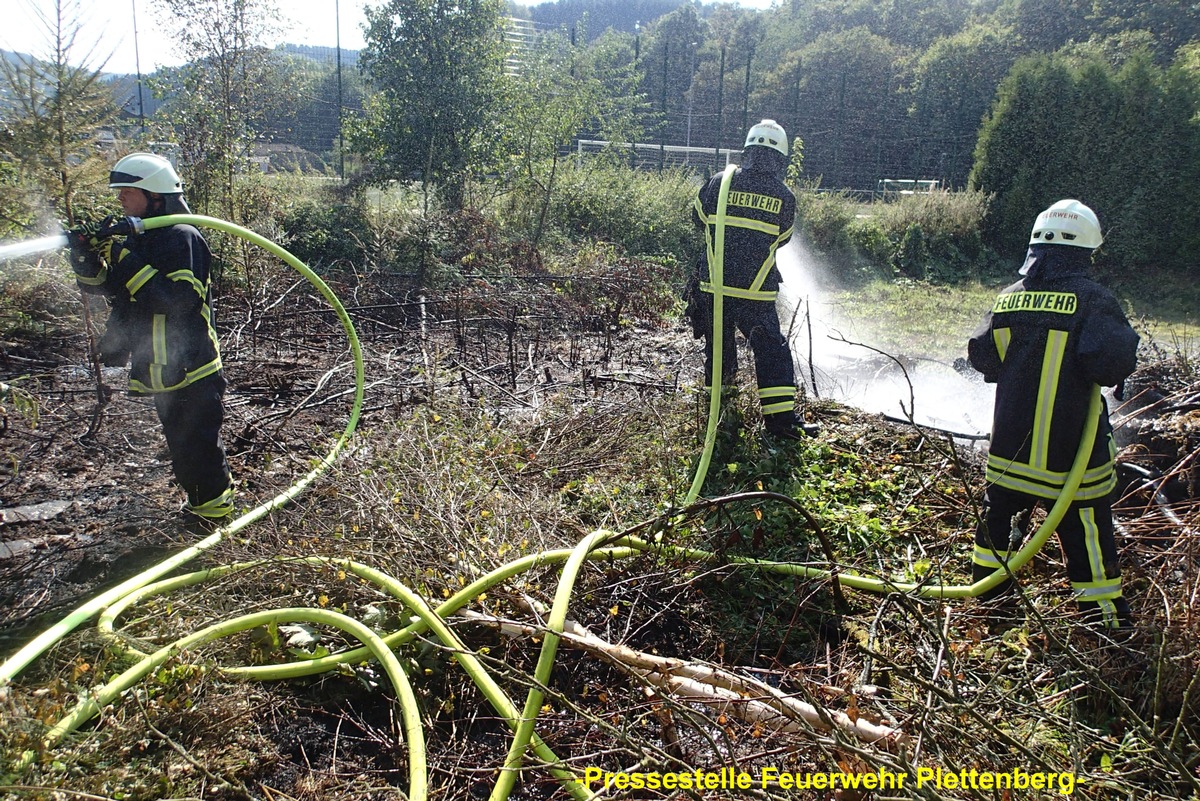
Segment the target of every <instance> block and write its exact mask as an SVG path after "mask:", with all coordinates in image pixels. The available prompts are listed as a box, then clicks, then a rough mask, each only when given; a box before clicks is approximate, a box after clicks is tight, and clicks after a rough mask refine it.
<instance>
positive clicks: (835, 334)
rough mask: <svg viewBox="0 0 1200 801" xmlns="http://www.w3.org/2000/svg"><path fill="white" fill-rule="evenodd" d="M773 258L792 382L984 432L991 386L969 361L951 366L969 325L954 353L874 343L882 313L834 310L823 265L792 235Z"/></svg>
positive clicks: (903, 415) (862, 405)
mask: <svg viewBox="0 0 1200 801" xmlns="http://www.w3.org/2000/svg"><path fill="white" fill-rule="evenodd" d="M778 263H779V270H780V273H781V274H782V276H783V286H782V287H781V289H780V293H779V295H780V302H779V316H780V322H781V323H782V325H783V330H784V332H785V333H786V334H787V336H788V339H789V341H790V343H791V347H792V355H793V360H794V361H795V364H796V380H797V383H803V384H805V385H807V386H808V389H809V391H810V392H812V393H813V394H815V395H816V396H817V397H821V398H831V399H833V400H837V401H839V402H841V403H845V404H847V405H849V406H854V407H857V408H859V409H862V410H863V411H867V412H874V413H880V414H884V415H887V416H889V417H894V418H899V419H902V420H907V419H909V416H910V415H911V418H912V419H913V420H914V421H915V422H917V423H919V424H922V425H927V426H933V427H936V428H942V429H946V430H948V431H953V432H956V433H961V434H964V435H967V436H971V437H979V436H983V435H986V434H987V432H988V431H989V430H990V428H991V424H992V404H993V400H994V390H995V388H994V387H993V386H991V385H988V384H984V383H983V380H982V377H981V376H980V375H979V374H978V373H976V372H975V371H974V370H972V369H971V368H970V367H967V368H966V369H965V370H964V371H963V372H959V371H957V370H955V368H954V366H953V363H954V360H955V358H956V357H961V356H963V355H964V354H965V352H966V342H967V337H968V336H970V333H971V332H970V331H963V332H962V337H961V339H962V343H963V346H962V350H961V351H960V352H959V353H952V354H944V353H943V354H936V353H929V352H927V349H926V348H925V347H924V346H923V345H922V344H921V343H917V342H913V346H912V351H911V352H904V353H894V352H890V351H884V350H883V349H882V348H880V347H878V346H877V345H875V344H874V343H875V342H876V341H878V339H879V337H878V333H879V332H880V331H881V330H885V329H884V326H886V325H887V324H888V321H886V320H881V319H872V320H862V319H858V320H855V319H848V318H847V317H846V316H845V315H843V314H841V313H840V312H839V310H838V309H837V307H836V306H835V304H833V303H832V302H831V301H830V298H829V294H828V293H827V292H826V291H825V290H823V289H822V282H821V279H822V278H823V277H824V269H825V268H824V267H823V266H821V265H820V264H819V261H818V260H817V259H816V258H815V257H813V255H812V254H811V253H809V252H808V250H807V248H805V246H804V244H803V243H802V242H800V241H799V238H798V237H793V238H792V240H791V242H790V243H789V244H788V246H787V247H785V248H783V249H782V250H781V251H780V252H779V254H778ZM914 291H918V290H914ZM983 311H984V310H983V309H981V310H980V315H981V316H982V314H983ZM897 333H901V334H902V333H903V332H897ZM896 338H897V337H895V336H893V337H889V339H890V340H891V341H895V339H896ZM900 338H901V339H902V338H903V337H900Z"/></svg>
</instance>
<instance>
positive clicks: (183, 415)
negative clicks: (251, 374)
mask: <svg viewBox="0 0 1200 801" xmlns="http://www.w3.org/2000/svg"><path fill="white" fill-rule="evenodd" d="M224 394H225V377H224V376H223V375H221V374H220V373H216V374H215V375H210V376H208V377H206V378H202V379H200V380H199V381H196V382H195V383H192V384H188V385H187V386H184V387H180V388H179V389H174V390H171V391H170V392H160V393H157V394H155V395H154V407H155V409H156V410H157V411H158V419H159V420H160V421H162V426H163V434H164V435H165V436H166V438H167V448H168V449H170V451H171V466H172V468H173V469H174V471H175V480H176V481H178V482H179V484H180V486H182V487H183V489H184V491H186V492H187V496H188V509H189V510H190V511H191V512H192V513H194V514H197V515H199V516H200V517H206V518H210V519H217V518H221V517H225V516H226V515H228V514H229V513H230V512H232V511H233V481H232V478H231V476H230V472H229V464H228V463H227V462H226V460H225V448H224V446H223V445H222V444H221V423H222V422H223V421H224V418H225V410H224V406H223V404H222V397H223V396H224Z"/></svg>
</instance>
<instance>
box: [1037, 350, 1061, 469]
mask: <svg viewBox="0 0 1200 801" xmlns="http://www.w3.org/2000/svg"><path fill="white" fill-rule="evenodd" d="M1066 352H1067V332H1066V331H1059V330H1056V329H1052V330H1051V331H1050V332H1049V334H1048V336H1047V337H1046V352H1045V355H1044V356H1043V357H1042V376H1041V380H1040V381H1039V383H1038V394H1037V406H1036V407H1035V409H1034V412H1033V431H1032V432H1031V433H1030V448H1029V464H1030V466H1031V467H1033V468H1035V469H1037V468H1043V467H1045V466H1046V465H1047V463H1048V460H1049V458H1050V425H1051V422H1052V421H1053V419H1054V401H1055V399H1056V398H1057V397H1058V379H1059V377H1060V376H1061V373H1062V365H1063V356H1064V355H1065V354H1066Z"/></svg>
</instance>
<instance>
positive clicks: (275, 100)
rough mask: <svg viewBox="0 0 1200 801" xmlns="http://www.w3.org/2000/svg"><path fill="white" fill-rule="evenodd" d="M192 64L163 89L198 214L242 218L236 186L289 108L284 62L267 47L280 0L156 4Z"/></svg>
mask: <svg viewBox="0 0 1200 801" xmlns="http://www.w3.org/2000/svg"><path fill="white" fill-rule="evenodd" d="M157 2H158V4H159V6H160V8H161V9H163V10H164V11H165V12H167V13H166V17H167V19H169V20H170V22H169V24H170V26H171V27H172V28H173V31H174V36H175V38H176V40H177V41H178V42H179V43H180V45H181V48H182V53H183V55H184V56H185V57H186V58H187V59H188V64H187V65H186V66H184V67H182V68H180V69H178V70H173V71H168V72H167V74H166V76H165V78H166V79H165V80H162V81H159V82H158V83H157V85H156V91H157V93H158V94H160V95H162V96H164V98H165V99H166V101H167V102H166V103H165V104H164V106H163V108H162V109H161V110H160V114H164V115H166V117H167V118H168V119H169V120H170V122H171V123H172V124H173V127H174V130H175V132H176V135H177V136H178V140H179V145H180V149H181V160H182V162H183V163H182V165H181V167H182V168H183V170H184V172H185V173H186V177H187V179H188V184H189V189H188V197H189V200H190V201H191V202H192V203H194V204H195V206H196V207H197V209H198V210H200V211H204V212H207V213H211V214H217V215H218V216H223V217H225V218H226V219H229V220H232V221H235V222H236V221H243V214H244V211H245V210H244V209H242V208H241V207H240V206H239V196H238V193H237V192H236V191H235V189H234V185H235V178H236V176H237V175H238V173H239V172H240V171H241V170H242V169H243V168H244V167H245V165H246V164H247V162H248V160H249V157H250V155H251V151H252V148H253V146H254V144H255V142H256V141H257V140H258V138H259V137H260V135H261V134H262V132H263V130H264V128H265V127H266V120H267V119H268V118H269V117H270V116H271V114H272V112H273V107H275V106H278V105H281V104H283V103H286V102H288V101H289V99H290V95H289V94H288V92H287V91H285V87H286V79H285V76H284V75H283V74H281V66H280V61H279V60H278V59H277V58H276V56H275V54H274V53H273V52H272V51H271V50H270V49H268V48H267V47H266V40H267V37H268V34H269V33H270V32H271V31H272V30H273V29H274V26H275V23H276V22H277V21H278V18H279V12H278V7H277V6H276V4H275V2H274V0H157Z"/></svg>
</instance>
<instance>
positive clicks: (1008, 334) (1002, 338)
mask: <svg viewBox="0 0 1200 801" xmlns="http://www.w3.org/2000/svg"><path fill="white" fill-rule="evenodd" d="M992 339H993V340H995V342H996V353H998V354H1000V361H1004V357H1005V356H1006V355H1008V343H1009V342H1011V341H1012V329H1011V328H997V329H995V330H993V331H992Z"/></svg>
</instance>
